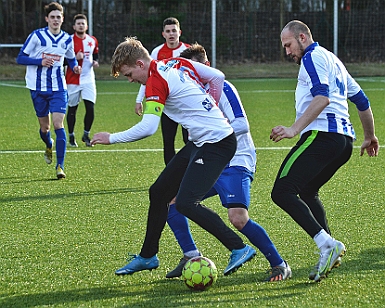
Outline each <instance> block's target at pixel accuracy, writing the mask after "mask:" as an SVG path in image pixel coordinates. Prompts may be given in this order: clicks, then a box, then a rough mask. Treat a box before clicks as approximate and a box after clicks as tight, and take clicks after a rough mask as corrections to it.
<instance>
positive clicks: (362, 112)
mask: <svg viewBox="0 0 385 308" xmlns="http://www.w3.org/2000/svg"><path fill="white" fill-rule="evenodd" d="M347 84H348V98H349V100H350V101H351V102H352V103H354V104H355V105H356V108H357V112H358V115H359V117H360V121H361V124H362V128H363V130H364V141H363V142H362V145H361V151H360V155H361V156H362V155H364V153H365V151H366V152H367V153H368V155H369V156H377V155H378V151H379V148H380V147H379V143H378V139H377V137H376V134H375V128H374V118H373V113H372V109H371V108H370V102H369V99H368V97H367V96H366V95H365V93H364V91H363V90H362V89H361V87H360V86H359V85H358V84H357V82H356V81H355V80H354V79H353V78H352V77H351V76H350V75H348V83H347ZM352 93H355V94H354V95H352Z"/></svg>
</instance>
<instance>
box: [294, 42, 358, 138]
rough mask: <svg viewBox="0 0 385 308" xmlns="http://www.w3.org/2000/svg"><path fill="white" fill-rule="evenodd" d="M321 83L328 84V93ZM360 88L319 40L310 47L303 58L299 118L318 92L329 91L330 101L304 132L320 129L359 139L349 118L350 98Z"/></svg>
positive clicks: (299, 89) (297, 94) (298, 92)
mask: <svg viewBox="0 0 385 308" xmlns="http://www.w3.org/2000/svg"><path fill="white" fill-rule="evenodd" d="M321 85H327V86H328V91H327V93H324V89H325V88H323V87H322V86H321ZM360 90H361V87H360V86H359V85H358V83H357V82H356V81H355V80H354V79H353V78H352V77H351V76H350V74H349V73H348V71H347V70H346V68H345V66H344V64H343V63H342V62H341V61H340V60H339V59H338V58H337V57H336V56H335V55H334V54H333V53H332V52H330V51H328V50H327V49H325V48H323V47H321V46H319V44H318V43H317V42H315V43H313V44H312V45H310V46H308V47H307V48H306V50H305V54H304V56H303V57H302V60H301V66H300V69H299V73H298V83H297V88H296V91H295V101H296V104H295V108H296V118H297V119H298V118H299V117H301V116H302V115H303V113H304V112H305V110H306V109H307V107H308V106H309V105H310V103H311V101H312V99H313V97H314V96H316V95H325V94H326V96H328V97H329V99H330V104H329V105H328V106H326V108H325V109H324V110H323V111H322V112H321V113H320V114H319V116H318V117H317V118H316V119H315V120H314V121H313V122H312V123H310V124H309V125H308V126H307V127H306V128H305V129H304V130H303V131H302V132H301V134H303V133H305V132H307V131H309V130H318V131H323V132H334V133H339V134H343V135H347V136H350V137H352V138H355V132H354V129H353V126H352V124H351V122H350V119H349V118H350V116H349V111H348V102H347V99H348V97H352V96H354V95H355V94H357V93H358V92H359V91H360Z"/></svg>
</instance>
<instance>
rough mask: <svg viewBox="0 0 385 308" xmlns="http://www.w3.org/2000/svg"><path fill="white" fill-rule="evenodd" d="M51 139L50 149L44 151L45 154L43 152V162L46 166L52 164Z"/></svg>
mask: <svg viewBox="0 0 385 308" xmlns="http://www.w3.org/2000/svg"><path fill="white" fill-rule="evenodd" d="M53 142H54V141H53V139H52V138H51V143H52V147H51V148H48V147H47V148H46V149H45V152H44V160H45V162H46V163H47V164H51V163H52V148H53Z"/></svg>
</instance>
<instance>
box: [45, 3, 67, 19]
mask: <svg viewBox="0 0 385 308" xmlns="http://www.w3.org/2000/svg"><path fill="white" fill-rule="evenodd" d="M52 11H60V12H61V14H62V15H64V10H63V7H62V6H61V4H59V3H57V2H51V3H49V4H47V5H46V6H44V13H45V16H46V17H48V15H49V13H51V12H52Z"/></svg>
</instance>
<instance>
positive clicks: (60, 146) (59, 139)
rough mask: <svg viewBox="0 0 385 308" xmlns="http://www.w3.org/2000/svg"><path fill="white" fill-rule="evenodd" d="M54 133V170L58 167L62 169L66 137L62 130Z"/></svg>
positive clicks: (56, 130)
mask: <svg viewBox="0 0 385 308" xmlns="http://www.w3.org/2000/svg"><path fill="white" fill-rule="evenodd" d="M55 133H56V168H57V167H58V166H59V165H60V167H61V168H62V169H64V157H65V156H66V148H67V147H66V144H67V136H66V132H65V130H64V128H59V129H55Z"/></svg>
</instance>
